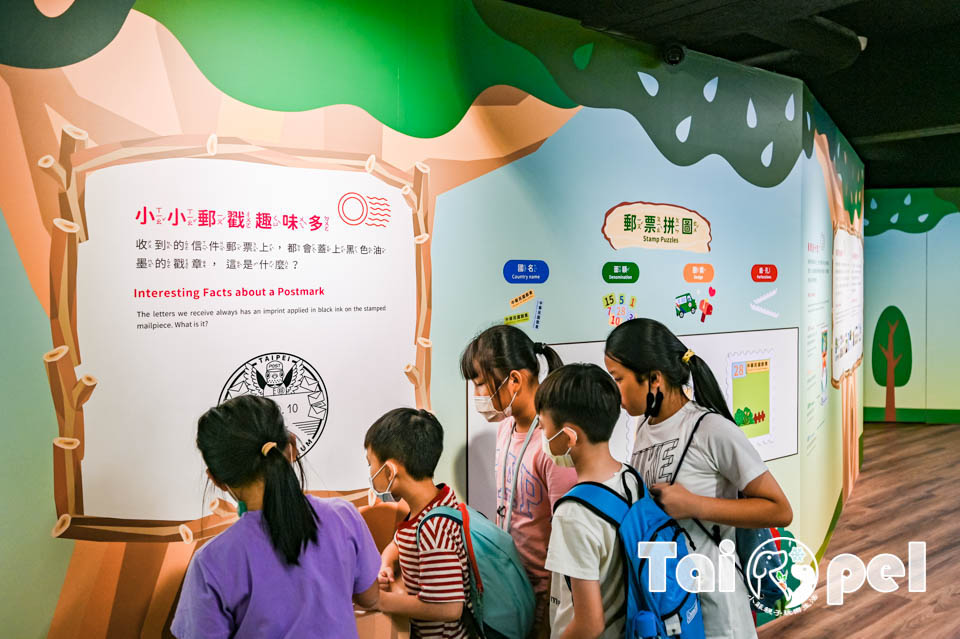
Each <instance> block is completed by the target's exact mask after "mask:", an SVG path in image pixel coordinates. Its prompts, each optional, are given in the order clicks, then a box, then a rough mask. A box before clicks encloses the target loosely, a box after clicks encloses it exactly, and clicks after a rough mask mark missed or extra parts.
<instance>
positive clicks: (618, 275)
mask: <svg viewBox="0 0 960 639" xmlns="http://www.w3.org/2000/svg"><path fill="white" fill-rule="evenodd" d="M639 278H640V267H639V266H637V265H636V264H635V263H633V262H607V263H606V264H604V265H603V281H604V282H609V283H611V284H633V283H634V282H636V281H637V280H638V279H639Z"/></svg>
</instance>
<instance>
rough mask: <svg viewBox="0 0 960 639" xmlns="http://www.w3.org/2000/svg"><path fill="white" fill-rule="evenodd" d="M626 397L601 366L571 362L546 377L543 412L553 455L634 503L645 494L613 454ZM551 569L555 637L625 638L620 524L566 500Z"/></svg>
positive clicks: (539, 400) (540, 402) (540, 399)
mask: <svg viewBox="0 0 960 639" xmlns="http://www.w3.org/2000/svg"><path fill="white" fill-rule="evenodd" d="M619 400H620V394H619V392H618V390H617V385H616V384H615V383H614V382H613V380H612V379H611V378H610V376H609V375H607V374H606V373H605V372H604V371H603V369H601V368H600V367H599V366H596V365H594V364H568V365H567V366H564V367H562V368H560V369H559V370H557V371H556V372H554V373H551V374H550V375H549V376H548V377H547V379H546V380H544V382H543V385H542V386H541V387H540V390H539V391H537V395H536V408H537V412H538V413H539V414H540V421H541V422H542V424H543V433H544V435H543V436H544V441H545V442H546V446H547V452H549V453H550V455H552V456H554V458H555V459H557V460H561V459H562V460H568V461H570V462H572V463H573V464H574V465H575V466H576V469H577V473H578V474H579V479H580V481H582V482H592V483H596V484H603V485H604V486H606V487H608V488H610V489H612V490H613V491H615V492H616V493H617V494H619V495H620V496H622V497H624V498H628V496H627V491H631V492H632V494H633V495H638V494H640V491H641V490H642V489H641V488H640V486H639V485H638V484H637V479H636V477H635V473H632V472H631V471H630V469H629V467H628V466H626V465H625V464H621V463H620V462H618V461H617V460H616V459H614V458H613V456H612V455H611V454H610V443H609V442H610V435H611V433H613V427H614V426H615V425H616V423H617V419H618V418H619V417H620V405H619ZM554 451H556V452H554ZM634 550H636V549H634ZM546 565H547V567H548V568H549V569H550V570H552V571H553V581H552V587H551V589H550V617H551V625H552V627H553V637H559V638H561V639H574V638H579V637H595V638H599V639H614V638H620V637H623V636H624V626H625V619H626V617H625V615H624V614H623V611H624V605H625V604H624V601H625V597H626V586H625V584H624V580H623V579H624V574H625V573H624V567H623V558H622V556H621V553H620V540H619V539H618V537H617V530H616V528H614V526H613V525H612V524H610V523H608V522H607V520H605V519H603V518H601V517H600V516H598V515H597V514H596V513H594V512H593V511H591V510H590V509H589V508H587V507H586V506H585V505H583V504H581V503H579V502H577V501H563V502H561V503H560V504H559V505H558V506H557V510H556V513H555V514H554V518H553V533H552V535H551V537H550V552H549V553H548V554H547V562H546ZM631 636H632V634H631Z"/></svg>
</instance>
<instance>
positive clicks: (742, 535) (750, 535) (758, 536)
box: [670, 411, 786, 609]
mask: <svg viewBox="0 0 960 639" xmlns="http://www.w3.org/2000/svg"><path fill="white" fill-rule="evenodd" d="M711 412H713V411H708V412H706V413H704V414H703V415H701V416H700V419H698V420H697V423H696V424H694V425H693V430H692V431H690V439H688V440H687V445H686V446H684V448H683V453H682V454H681V455H680V461H679V462H678V463H677V469H676V470H675V471H674V473H673V477H672V478H671V479H670V483H671V484H673V483H674V482H675V481H677V475H678V474H679V473H680V466H682V465H683V459H684V457H686V456H687V451H688V450H689V449H690V444H692V443H693V436H694V435H696V433H697V429H698V428H700V422H702V421H703V418H704V417H706V416H707V415H709V414H710V413H711ZM738 496H739V497H743V493H738ZM693 523H695V524H696V525H697V526H699V527H700V530H702V531H703V533H704V534H705V535H706V536H707V537H709V538H710V539H711V540H712V541H713V543H715V544H716V545H717V546H719V545H720V542H721V541H723V538H722V537H721V535H720V526H718V525H716V524H714V525H713V527H712V530H707V527H706V526H704V525H703V522H701V521H700V520H699V519H697V518H696V517H694V518H693ZM735 535H736V546H737V559H739V565H738V566H737V572H739V573H740V577H741V578H742V579H743V581H744V583H745V584H746V586H747V592H748V593H749V594H750V596H751V597H753V596H754V594H753V593H754V592H757V593H758V594H759V596H758V597H755V598H756V600H757V601H759V602H760V604H761V605H762V606H763V607H764V608H768V609H773V608H774V607H775V606H776V605H777V603H778V602H779V601H780V600H781V599H783V597H784V590H783V589H782V588H781V587H780V585H779V584H778V581H785V577H783V578H782V579H781V578H780V577H778V574H779V575H782V574H783V573H784V572H785V571H786V564H785V563H784V562H780V561H778V559H777V555H776V553H774V552H761V553H760V554H759V555H758V556H757V558H756V560H755V562H754V565H753V566H752V567H750V569H751V573H752V574H751V575H750V576H749V577H748V576H747V574H746V572H745V571H746V569H747V567H748V564H749V563H750V558H751V556H752V555H753V553H754V551H755V550H756V549H757V548H759V547H761V546H765V548H766V549H767V550H770V549H771V548H772V545H771V544H769V543H767V542H769V541H770V540H772V539H773V534H772V533H771V532H770V529H769V528H737V529H736V533H735ZM774 550H775V548H774ZM751 580H752V582H753V583H752V584H751Z"/></svg>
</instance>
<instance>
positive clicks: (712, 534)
mask: <svg viewBox="0 0 960 639" xmlns="http://www.w3.org/2000/svg"><path fill="white" fill-rule="evenodd" d="M713 412H714V411H712V410H708V411H706V412H704V413H703V415H701V416H700V418H699V419H698V420H697V423H696V424H694V425H693V430H691V431H690V438H689V439H687V445H686V446H684V447H683V452H682V453H681V454H680V462H679V463H677V469H676V470H675V471H673V477H672V478H671V479H670V485H671V486H672V485H673V484H674V482H676V481H677V475H679V474H680V467H681V466H682V465H683V460H684V459H685V458H686V456H687V451H688V450H690V444H692V443H693V436H694V435H696V434H697V429H698V428H700V424H701V423H702V422H703V420H704V418H705V417H706V416H707V415H709V414H711V413H713ZM690 519H691V520H692V521H693V523H695V524H696V525H697V526H698V527H699V528H700V530H702V531H703V534H704V535H706V536H707V537H708V538H709V539H710V540H711V541H713V543H715V544H716V545H717V546H719V545H720V542H721V541H723V539H722V537H721V536H720V526H718V525H717V524H714V525H713V530H712V531H711V530H707V527H706V526H704V525H703V522H702V521H700V520H699V519H697V518H696V517H691V518H690ZM687 537H688V538H689V535H687ZM692 541H693V540H692V539H691V542H692ZM737 568H738V569H739V570H740V571H741V572H743V570H742V569H741V568H740V567H739V566H738V567H737Z"/></svg>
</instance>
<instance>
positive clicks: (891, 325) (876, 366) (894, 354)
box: [873, 306, 913, 386]
mask: <svg viewBox="0 0 960 639" xmlns="http://www.w3.org/2000/svg"><path fill="white" fill-rule="evenodd" d="M874 335H876V337H875V339H874V341H873V379H874V381H875V382H876V383H877V384H879V385H880V386H886V384H887V376H888V374H889V371H890V370H891V368H892V369H893V371H894V375H893V379H894V383H895V385H896V386H905V385H906V384H907V382H909V381H910V372H911V369H912V368H913V348H912V346H911V343H910V329H909V328H907V318H906V317H904V316H903V312H902V311H901V310H900V309H899V308H897V307H896V306H888V307H887V308H885V309H883V312H882V313H880V317H879V318H878V319H877V328H876V330H875V331H874Z"/></svg>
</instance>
